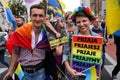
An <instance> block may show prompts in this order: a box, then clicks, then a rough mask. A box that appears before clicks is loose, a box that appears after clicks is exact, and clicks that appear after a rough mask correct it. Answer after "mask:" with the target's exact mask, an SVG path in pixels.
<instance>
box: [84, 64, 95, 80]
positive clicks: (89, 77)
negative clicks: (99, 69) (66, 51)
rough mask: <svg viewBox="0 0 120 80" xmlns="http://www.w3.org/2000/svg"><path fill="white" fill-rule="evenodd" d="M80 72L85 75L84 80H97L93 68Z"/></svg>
mask: <svg viewBox="0 0 120 80" xmlns="http://www.w3.org/2000/svg"><path fill="white" fill-rule="evenodd" d="M82 72H83V73H84V74H86V78H85V80H97V73H96V68H95V66H92V67H90V68H89V69H87V70H84V71H82Z"/></svg>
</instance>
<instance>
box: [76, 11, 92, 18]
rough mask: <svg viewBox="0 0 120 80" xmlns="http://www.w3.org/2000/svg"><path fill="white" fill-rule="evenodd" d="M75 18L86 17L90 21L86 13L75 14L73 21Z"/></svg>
mask: <svg viewBox="0 0 120 80" xmlns="http://www.w3.org/2000/svg"><path fill="white" fill-rule="evenodd" d="M76 17H87V18H88V19H89V20H91V18H90V16H89V15H88V14H87V13H86V12H76V14H75V19H76Z"/></svg>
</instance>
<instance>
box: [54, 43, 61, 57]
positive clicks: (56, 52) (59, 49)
mask: <svg viewBox="0 0 120 80" xmlns="http://www.w3.org/2000/svg"><path fill="white" fill-rule="evenodd" d="M62 51H63V46H62V45H58V46H56V49H55V52H54V53H53V54H54V55H55V56H59V55H62Z"/></svg>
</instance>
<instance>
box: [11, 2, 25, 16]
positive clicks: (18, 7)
mask: <svg viewBox="0 0 120 80" xmlns="http://www.w3.org/2000/svg"><path fill="white" fill-rule="evenodd" d="M9 7H10V9H11V11H12V13H13V14H14V15H15V16H21V15H25V14H27V9H26V7H25V5H24V4H23V0H11V1H10V2H9Z"/></svg>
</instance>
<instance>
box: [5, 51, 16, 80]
mask: <svg viewBox="0 0 120 80" xmlns="http://www.w3.org/2000/svg"><path fill="white" fill-rule="evenodd" d="M17 57H18V54H14V53H12V57H11V61H10V66H9V69H8V72H7V74H6V75H5V76H4V78H3V80H7V79H8V78H9V77H11V76H12V75H13V71H14V64H15V62H16V60H17Z"/></svg>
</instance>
